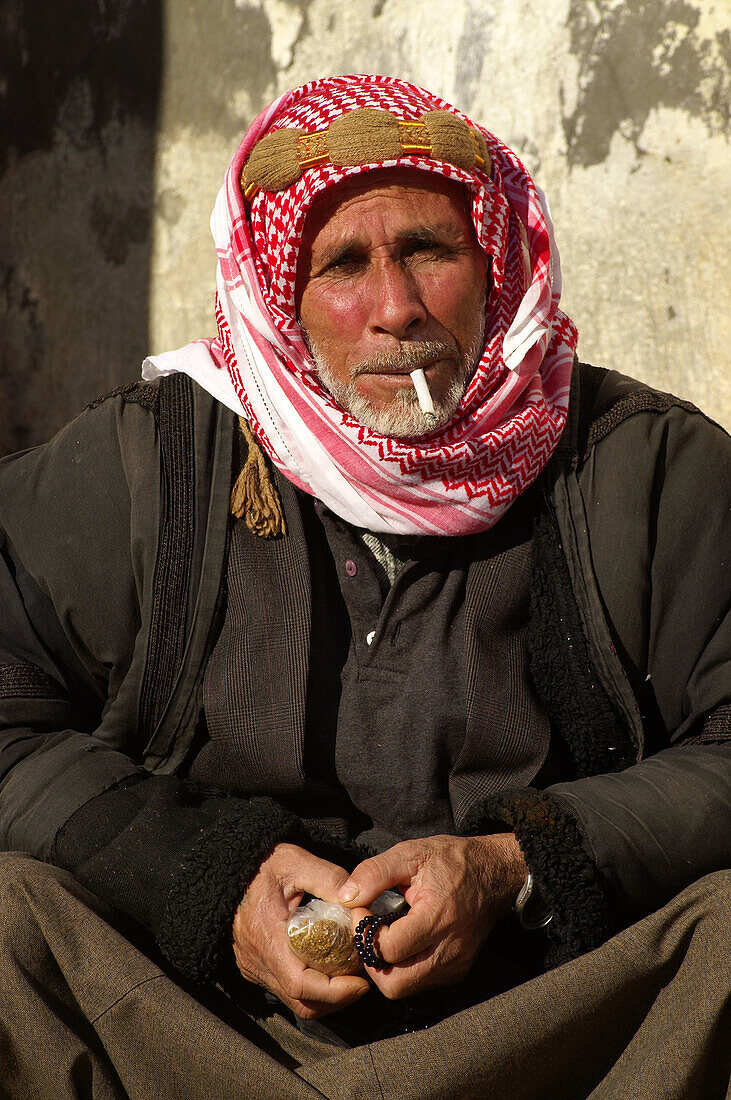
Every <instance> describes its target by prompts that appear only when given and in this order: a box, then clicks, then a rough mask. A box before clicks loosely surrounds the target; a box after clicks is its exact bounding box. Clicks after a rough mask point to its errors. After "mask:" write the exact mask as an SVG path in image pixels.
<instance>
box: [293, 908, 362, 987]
mask: <svg viewBox="0 0 731 1100" xmlns="http://www.w3.org/2000/svg"><path fill="white" fill-rule="evenodd" d="M287 936H288V938H289V945H290V947H291V948H292V950H293V951H294V953H295V955H296V956H297V957H298V958H299V959H302V962H305V963H307V965H308V966H310V967H312V969H313V970H319V971H320V973H321V974H328V975H330V977H334V976H335V975H336V974H359V973H360V972H361V970H362V969H363V964H362V963H361V961H360V958H359V956H358V952H357V951H356V949H355V943H354V942H353V935H352V932H351V931H350V928H348V927H347V926H346V925H343V924H340V923H338V921H334V920H328V919H326V918H323V917H319V918H315V919H312V920H309V921H307V922H306V923H303V924H301V925H300V926H299V927H296V926H290V927H289V928H288V929H287Z"/></svg>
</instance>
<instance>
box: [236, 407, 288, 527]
mask: <svg viewBox="0 0 731 1100" xmlns="http://www.w3.org/2000/svg"><path fill="white" fill-rule="evenodd" d="M238 419H239V428H240V430H241V434H242V436H243V437H244V442H245V443H246V458H245V459H244V464H243V466H242V467H241V471H240V473H239V475H238V477H237V478H236V481H235V482H234V486H233V489H232V490H231V514H232V515H234V516H236V518H237V519H243V520H244V522H245V524H246V526H247V527H248V528H249V530H250V531H251V533H252V534H253V535H257V536H258V537H259V538H262V539H276V538H280V537H281V536H282V535H284V534H286V531H287V525H286V523H285V519H284V510H283V508H282V501H281V499H280V497H279V493H278V491H277V488H276V486H275V485H274V482H273V481H272V478H271V474H270V472H269V468H268V466H267V463H266V459H265V458H264V454H263V453H262V450H261V447H260V446H259V444H258V443H257V441H256V439H255V437H254V434H253V432H252V431H251V428H250V427H249V424H248V422H247V421H246V420H245V419H244V417H243V416H240V417H239V418H238Z"/></svg>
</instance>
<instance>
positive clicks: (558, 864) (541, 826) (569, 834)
mask: <svg viewBox="0 0 731 1100" xmlns="http://www.w3.org/2000/svg"><path fill="white" fill-rule="evenodd" d="M506 827H507V828H508V829H510V830H511V831H512V832H514V833H515V835H516V837H517V839H518V843H519V844H520V847H521V850H522V852H523V855H524V857H525V861H526V863H527V864H528V867H529V869H530V871H531V873H532V875H533V878H534V880H535V882H536V886H537V888H538V889H539V890H540V892H541V894H542V896H543V897H544V898H545V900H546V902H547V904H548V906H549V908H550V910H551V912H552V913H553V916H554V919H553V920H552V921H551V922H550V924H549V925H548V926H547V928H546V930H545V931H546V935H547V936H548V939H549V944H550V947H549V951H548V954H547V956H546V959H545V963H546V965H547V966H557V965H558V964H559V963H562V962H567V961H568V960H569V959H573V958H575V957H576V956H577V955H581V954H583V953H584V952H586V951H591V950H592V949H593V948H595V947H598V946H599V944H600V943H603V942H604V941H605V940H606V939H608V937H609V936H610V935H611V934H612V932H613V931H615V929H614V927H613V922H612V919H611V910H610V905H609V899H608V897H607V892H606V888H605V886H604V883H603V880H602V878H601V875H600V873H599V871H598V870H597V867H596V865H595V863H594V860H593V858H592V856H591V854H590V852H589V850H588V845H587V843H586V842H585V840H584V838H583V835H582V833H581V830H580V828H579V825H578V823H577V821H576V818H575V817H574V816H573V814H572V813H571V810H570V808H569V807H568V805H567V803H565V802H564V801H563V800H562V799H561V798H556V797H554V796H552V795H548V794H545V793H544V792H543V791H538V790H534V789H533V788H531V787H526V788H525V789H522V790H512V791H504V792H503V793H501V794H499V795H494V796H493V797H492V798H489V799H487V800H486V801H485V802H483V803H481V804H480V805H479V806H477V807H475V809H474V810H473V812H472V813H471V814H470V816H469V817H468V818H467V819H466V820H465V822H464V823H463V827H462V829H461V832H462V833H463V834H464V835H465V836H479V835H482V834H486V833H490V832H495V831H504V830H505V828H506Z"/></svg>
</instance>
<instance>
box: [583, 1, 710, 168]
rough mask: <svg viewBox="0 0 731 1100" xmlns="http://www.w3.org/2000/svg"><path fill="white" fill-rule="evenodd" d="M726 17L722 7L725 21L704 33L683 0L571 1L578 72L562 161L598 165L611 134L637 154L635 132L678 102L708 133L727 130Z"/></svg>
mask: <svg viewBox="0 0 731 1100" xmlns="http://www.w3.org/2000/svg"><path fill="white" fill-rule="evenodd" d="M711 7H712V5H711ZM718 7H719V8H720V9H723V8H724V7H726V5H725V4H719V5H718ZM730 14H731V12H730V11H729V10H728V8H727V10H726V23H725V25H724V24H723V23H722V24H721V27H720V29H719V30H718V31H717V33H715V34H713V35H712V36H710V37H708V38H705V37H702V36H701V34H700V33H699V30H698V26H699V23H700V11H699V9H698V7H695V6H693V5H692V4H690V3H685V2H684V0H671V2H667V0H643V2H642V3H630V4H628V3H625V2H624V0H571V6H570V9H569V14H568V20H567V25H568V27H569V30H570V32H571V52H572V53H573V54H574V55H575V57H576V58H577V60H578V62H579V75H578V96H577V103H576V107H575V109H574V110H573V111H571V113H570V114H568V115H564V117H563V126H564V131H565V134H566V142H567V147H568V150H567V151H568V161H569V164H571V165H574V164H581V165H583V166H585V167H586V166H588V165H590V164H599V163H601V161H603V160H605V159H606V158H607V157H608V156H609V149H610V145H611V141H612V137H613V135H614V134H615V133H621V134H622V136H623V137H625V138H627V139H628V140H629V141H631V142H632V143H633V144H634V146H635V148H636V149H637V151H638V153H640V154H642V153H643V152H644V150H643V149H642V147H641V136H642V131H643V129H644V127H645V124H646V122H647V120H648V118H649V116H650V113H651V112H652V111H653V110H657V109H659V108H660V107H671V108H672V107H677V108H679V109H681V110H683V111H685V112H687V113H688V114H689V115H691V116H692V117H695V118H699V119H701V121H702V122H703V123H704V124H705V126H706V127H707V129H708V132H709V134H715V133H722V134H726V135H728V132H729V105H728V100H729V49H730V47H731V32H730V31H729V27H728V17H729V15H730ZM719 15H720V16H721V17H723V10H721V11H720V12H719Z"/></svg>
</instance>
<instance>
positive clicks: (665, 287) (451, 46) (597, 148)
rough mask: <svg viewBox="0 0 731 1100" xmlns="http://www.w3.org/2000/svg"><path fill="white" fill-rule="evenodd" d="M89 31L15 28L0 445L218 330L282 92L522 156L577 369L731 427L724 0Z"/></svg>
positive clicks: (425, 9)
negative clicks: (664, 393)
mask: <svg viewBox="0 0 731 1100" xmlns="http://www.w3.org/2000/svg"><path fill="white" fill-rule="evenodd" d="M45 8H47V9H48V12H47V13H46V14H47V15H48V20H47V23H46V29H45V30H44V31H43V32H42V33H41V31H40V30H39V29H38V21H37V18H36V17H37V14H38V12H39V9H45ZM76 10H77V12H78V19H77V20H76V22H74V24H73V26H71V27H70V28H68V29H67V28H66V26H65V24H64V23H63V20H62V19H61V17H60V16H59V15H58V14H54V13H56V8H53V7H52V6H51V4H50V0H36V3H35V4H34V5H33V6H32V7H31V5H30V0H24V2H20V0H15V2H14V4H13V7H12V11H13V12H14V16H13V19H11V20H10V23H13V20H14V25H12V26H11V25H9V24H8V21H7V20H6V22H5V23H3V24H0V47H2V49H3V51H4V53H5V54H7V56H8V58H9V59H10V61H11V62H12V64H10V66H9V67H8V66H7V65H6V66H3V70H2V71H3V73H7V77H6V78H4V79H3V80H2V82H0V110H2V111H3V112H4V114H5V115H6V116H7V117H8V118H11V117H12V118H14V119H16V124H15V129H13V128H12V127H11V130H9V131H8V132H9V133H10V141H9V142H8V143H7V150H6V155H5V157H4V159H2V160H0V285H2V288H3V294H2V295H0V325H1V326H2V330H3V346H4V350H3V362H2V374H0V447H3V448H5V449H8V448H10V447H11V446H22V445H27V444H28V443H32V442H35V441H37V440H39V439H42V438H44V437H45V436H47V435H48V434H49V432H50V431H52V430H53V429H54V428H55V427H57V426H59V425H60V424H61V423H62V422H63V421H64V420H65V419H67V418H68V417H69V416H71V415H73V414H74V413H75V412H76V411H77V410H78V408H80V407H81V405H83V404H84V402H85V401H87V400H90V399H91V398H92V397H94V396H95V395H96V394H97V393H98V392H100V391H103V390H104V389H105V388H109V387H111V386H112V385H115V384H117V383H118V382H120V381H123V380H126V379H129V378H134V377H136V376H137V374H138V371H139V362H140V360H141V358H142V356H143V355H144V354H145V353H146V352H147V351H148V350H151V351H162V350H165V349H167V348H170V347H174V346H178V345H180V344H181V343H184V342H185V341H187V340H189V339H193V338H195V337H198V336H201V335H210V334H212V333H213V331H214V325H213V320H212V296H213V289H214V262H215V261H214V254H213V248H212V245H211V242H210V233H209V229H208V218H209V215H210V210H211V207H212V204H213V201H214V198H215V195H216V192H217V190H218V188H219V186H220V183H221V181H222V178H223V172H224V170H225V167H226V165H227V162H228V160H229V158H230V156H231V154H232V153H233V151H234V149H235V147H236V144H237V142H238V139H239V137H240V134H241V132H242V131H243V130H244V128H245V127H246V126H247V124H248V123H249V121H250V120H251V118H252V117H253V115H254V114H255V113H256V112H257V111H258V110H260V109H261V108H262V107H263V106H264V105H265V104H266V103H267V102H269V101H270V100H271V99H273V98H274V97H275V96H276V95H278V94H279V93H281V92H283V91H285V90H287V89H288V88H291V87H293V86H295V85H297V84H299V83H301V82H303V81H305V80H308V79H311V78H312V77H314V76H323V75H327V74H331V73H343V72H380V73H392V74H396V75H402V76H405V77H407V78H408V79H411V80H413V81H415V82H416V83H419V84H423V85H425V86H427V87H428V88H430V89H432V90H433V91H435V92H438V93H440V94H442V95H444V96H445V97H446V98H448V99H450V100H452V101H453V102H455V103H456V104H457V105H459V106H460V107H462V108H463V109H464V110H465V111H467V112H468V113H469V114H471V115H472V117H474V118H475V119H477V120H479V121H480V122H482V123H483V124H484V125H486V126H487V127H488V128H489V129H492V130H493V131H494V132H495V133H496V134H498V135H499V136H500V137H501V138H502V139H503V140H505V141H506V142H507V143H508V144H510V145H512V147H513V148H514V149H515V150H516V152H518V153H519V155H521V156H522V157H523V159H524V160H525V162H526V164H527V165H528V167H529V169H530V170H531V172H533V173H534V175H535V177H536V179H537V182H538V183H539V184H540V185H541V187H542V188H543V189H544V190H545V192H546V193H547V195H548V197H549V200H550V203H551V208H552V212H553V217H554V221H555V225H556V234H557V239H558V243H559V246H560V248H561V255H562V265H563V273H564V305H565V308H566V309H567V311H568V312H570V313H571V315H572V316H573V317H574V319H575V320H576V322H577V324H578V326H579V330H580V336H581V338H580V345H579V350H580V353H581V355H582V357H583V358H585V359H587V360H589V361H592V362H596V363H599V364H602V365H605V366H611V367H615V368H617V369H619V370H622V371H624V372H626V373H628V374H634V375H637V376H639V377H642V378H645V379H646V380H647V381H649V382H651V383H653V384H654V385H657V386H659V387H661V388H664V389H670V390H673V391H675V392H677V393H680V394H681V395H683V396H685V397H689V398H690V399H691V400H694V401H696V402H697V403H698V404H700V405H701V406H702V407H703V408H704V409H706V410H707V411H708V412H709V413H710V414H711V415H713V416H714V417H715V418H716V419H719V420H721V421H722V422H725V423H726V424H727V425H729V424H731V372H730V371H729V356H728V347H729V344H730V343H731V323H730V322H729V317H731V301H730V300H729V296H730V292H729V278H728V276H729V261H728V249H727V246H726V237H727V230H726V226H727V224H728V215H729V210H728V200H729V193H728V192H729V184H728V179H729V166H730V165H729V161H730V157H729V144H728V141H729V133H728V130H729V68H730V64H731V56H730V55H731V34H730V33H729V26H730V25H731V0H547V2H546V0H544V2H539V0H512V2H511V3H510V4H505V3H501V2H500V0H449V3H446V2H444V0H432V2H431V3H424V2H422V0H217V2H216V3H215V4H211V3H210V2H209V0H164V2H163V0H160V3H159V5H158V4H157V3H152V2H151V0H114V2H112V0H82V2H79V3H77V4H76ZM49 28H50V29H49ZM58 58H61V59H62V60H58ZM49 59H51V62H52V63H50V64H49ZM25 118H29V119H31V120H32V122H31V123H30V124H29V125H26V124H25V122H24V119H25ZM17 120H19V121H17ZM2 121H3V120H2V118H0V122H2Z"/></svg>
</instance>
